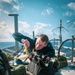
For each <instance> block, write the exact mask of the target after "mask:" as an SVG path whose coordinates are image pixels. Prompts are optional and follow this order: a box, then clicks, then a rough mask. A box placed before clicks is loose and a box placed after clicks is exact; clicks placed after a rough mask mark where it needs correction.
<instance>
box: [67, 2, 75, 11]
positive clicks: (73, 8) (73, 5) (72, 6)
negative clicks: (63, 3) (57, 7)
mask: <svg viewBox="0 0 75 75" xmlns="http://www.w3.org/2000/svg"><path fill="white" fill-rule="evenodd" d="M67 6H68V7H69V8H70V9H72V10H74V11H75V3H73V2H71V3H69V4H68V5H67Z"/></svg>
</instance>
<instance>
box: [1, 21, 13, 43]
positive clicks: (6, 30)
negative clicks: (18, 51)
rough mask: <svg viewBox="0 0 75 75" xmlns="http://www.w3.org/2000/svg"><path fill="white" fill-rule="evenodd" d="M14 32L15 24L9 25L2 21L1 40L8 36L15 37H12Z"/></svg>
mask: <svg viewBox="0 0 75 75" xmlns="http://www.w3.org/2000/svg"><path fill="white" fill-rule="evenodd" d="M13 32H14V29H13V26H11V25H7V24H6V23H5V22H4V21H2V22H0V42H1V41H4V40H5V39H8V38H10V39H13V38H12V33H13ZM8 40H9V39H8ZM9 41H13V40H9Z"/></svg>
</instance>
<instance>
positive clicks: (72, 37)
mask: <svg viewBox="0 0 75 75" xmlns="http://www.w3.org/2000/svg"><path fill="white" fill-rule="evenodd" d="M73 56H74V36H73V35H72V60H71V62H73Z"/></svg>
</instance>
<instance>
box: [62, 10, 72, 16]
mask: <svg viewBox="0 0 75 75" xmlns="http://www.w3.org/2000/svg"><path fill="white" fill-rule="evenodd" d="M72 15H73V12H71V11H67V12H65V13H64V14H63V16H72Z"/></svg>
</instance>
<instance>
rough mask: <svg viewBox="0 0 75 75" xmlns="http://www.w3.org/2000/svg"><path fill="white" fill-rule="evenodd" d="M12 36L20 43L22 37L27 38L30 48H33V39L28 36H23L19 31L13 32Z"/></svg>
mask: <svg viewBox="0 0 75 75" xmlns="http://www.w3.org/2000/svg"><path fill="white" fill-rule="evenodd" d="M12 36H13V38H14V39H15V40H16V41H18V42H20V43H22V42H21V40H22V39H27V40H28V41H29V42H30V50H32V49H33V47H34V40H33V39H31V38H30V37H27V36H24V35H23V34H21V33H13V34H12Z"/></svg>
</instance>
